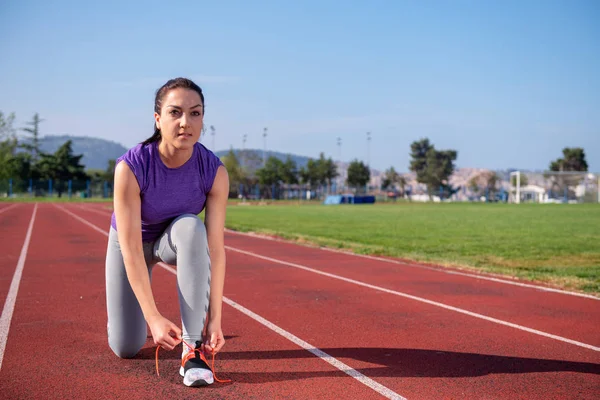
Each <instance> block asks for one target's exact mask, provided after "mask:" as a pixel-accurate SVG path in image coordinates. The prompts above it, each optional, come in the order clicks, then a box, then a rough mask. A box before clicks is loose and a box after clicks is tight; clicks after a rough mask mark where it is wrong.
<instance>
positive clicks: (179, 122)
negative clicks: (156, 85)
mask: <svg viewBox="0 0 600 400" xmlns="http://www.w3.org/2000/svg"><path fill="white" fill-rule="evenodd" d="M162 104H163V105H162V109H161V110H160V114H157V113H154V119H155V120H156V127H157V128H158V129H160V131H161V137H162V140H164V141H166V142H167V144H170V145H171V146H173V147H175V148H176V149H179V150H187V149H191V148H192V147H193V146H194V144H195V143H196V142H197V141H198V140H199V139H200V133H201V132H202V124H203V118H204V104H202V100H201V99H200V95H199V94H198V93H196V92H195V91H194V90H191V89H184V88H177V89H172V90H170V91H169V92H168V93H167V94H166V95H165V97H164V98H163V101H162Z"/></svg>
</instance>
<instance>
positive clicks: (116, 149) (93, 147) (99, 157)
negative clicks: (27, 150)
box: [40, 135, 127, 170]
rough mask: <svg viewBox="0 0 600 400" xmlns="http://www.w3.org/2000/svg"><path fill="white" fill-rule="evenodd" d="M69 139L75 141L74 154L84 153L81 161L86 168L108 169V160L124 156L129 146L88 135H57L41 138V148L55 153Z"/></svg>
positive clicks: (45, 151) (46, 151)
mask: <svg viewBox="0 0 600 400" xmlns="http://www.w3.org/2000/svg"><path fill="white" fill-rule="evenodd" d="M67 140H71V141H72V142H73V147H72V148H73V154H76V155H79V154H83V157H82V158H81V163H82V164H84V165H85V167H86V169H102V170H104V169H106V167H107V166H108V160H113V159H116V158H118V157H120V156H122V155H123V154H124V153H125V152H126V151H127V148H126V147H124V146H123V145H121V144H119V143H116V142H113V141H110V140H106V139H100V138H94V137H87V136H71V135H56V136H52V135H49V136H44V137H42V138H40V150H41V151H43V152H44V153H54V152H55V151H56V150H58V148H59V147H60V146H62V145H63V144H65V142H66V141H67Z"/></svg>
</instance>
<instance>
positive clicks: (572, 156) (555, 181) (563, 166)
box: [545, 147, 588, 193]
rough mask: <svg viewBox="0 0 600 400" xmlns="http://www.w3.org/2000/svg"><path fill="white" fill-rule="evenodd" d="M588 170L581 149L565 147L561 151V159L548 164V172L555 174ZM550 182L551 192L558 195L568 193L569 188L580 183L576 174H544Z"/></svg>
mask: <svg viewBox="0 0 600 400" xmlns="http://www.w3.org/2000/svg"><path fill="white" fill-rule="evenodd" d="M587 170H588V164H587V161H586V160H585V153H584V151H583V148H581V147H574V148H570V147H565V148H564V149H563V158H558V159H556V160H555V161H552V162H550V171H555V172H585V171H587ZM545 176H546V178H549V179H550V181H551V187H552V190H553V191H557V192H559V193H562V192H565V191H567V192H568V191H569V188H572V187H575V186H577V185H578V184H579V182H580V181H581V176H580V175H578V174H564V175H562V174H560V173H559V174H555V175H553V174H545Z"/></svg>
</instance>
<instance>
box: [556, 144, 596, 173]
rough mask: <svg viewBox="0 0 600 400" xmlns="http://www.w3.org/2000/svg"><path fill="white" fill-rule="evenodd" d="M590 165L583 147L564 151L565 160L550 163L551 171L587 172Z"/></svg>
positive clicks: (559, 159) (567, 148)
mask: <svg viewBox="0 0 600 400" xmlns="http://www.w3.org/2000/svg"><path fill="white" fill-rule="evenodd" d="M587 170H588V164H587V162H586V160H585V153H584V151H583V149H582V148H581V147H574V148H569V147H565V148H564V149H563V158H558V159H556V160H555V161H552V162H550V171H587Z"/></svg>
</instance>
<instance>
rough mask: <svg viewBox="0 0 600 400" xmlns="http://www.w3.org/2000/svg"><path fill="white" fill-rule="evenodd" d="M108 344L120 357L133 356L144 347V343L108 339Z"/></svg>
mask: <svg viewBox="0 0 600 400" xmlns="http://www.w3.org/2000/svg"><path fill="white" fill-rule="evenodd" d="M108 345H109V346H110V349H111V350H112V351H113V353H115V354H116V355H117V357H119V358H133V357H135V356H136V354H137V353H139V351H140V350H141V349H142V347H143V346H144V343H141V344H140V343H130V342H129V343H128V342H122V341H115V340H110V337H109V340H108Z"/></svg>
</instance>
